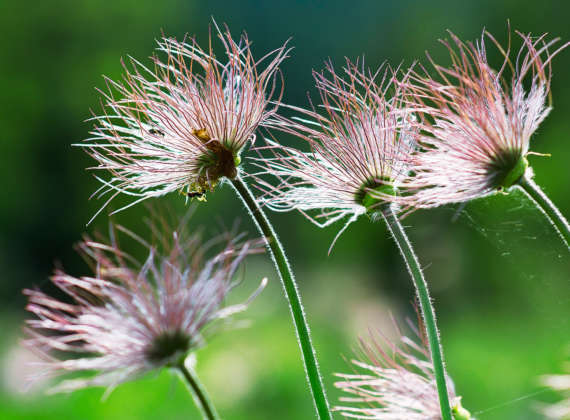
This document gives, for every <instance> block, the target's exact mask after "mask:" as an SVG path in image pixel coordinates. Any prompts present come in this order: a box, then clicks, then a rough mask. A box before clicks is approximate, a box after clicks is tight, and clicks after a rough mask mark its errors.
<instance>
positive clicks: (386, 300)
mask: <svg viewBox="0 0 570 420" xmlns="http://www.w3.org/2000/svg"><path fill="white" fill-rule="evenodd" d="M0 5H1V8H0V11H1V13H0V28H1V29H0V31H1V33H2V35H1V36H0V47H1V48H0V51H1V54H2V58H1V59H0V91H1V92H2V99H1V101H0V107H1V108H0V121H1V125H0V139H1V140H0V179H2V180H3V183H2V188H0V273H1V274H0V276H1V287H0V327H1V328H2V331H3V333H2V334H0V386H1V388H0V418H1V419H61V418H64V419H103V418H104V419H121V420H127V419H157V418H160V419H183V418H184V419H186V418H198V414H197V412H196V411H195V409H194V406H193V403H192V402H191V401H190V400H189V398H188V395H187V394H186V390H185V389H184V387H183V386H182V384H181V383H180V382H179V381H178V380H177V378H176V377H174V375H172V374H171V373H170V372H162V373H160V374H157V375H149V376H148V377H147V378H145V379H143V380H140V381H137V382H135V383H130V384H126V385H124V386H121V387H119V388H118V389H117V390H116V391H115V392H114V393H112V394H111V396H110V397H109V398H108V399H106V400H105V401H101V397H102V395H103V390H100V389H92V390H85V391H79V392H76V393H74V394H71V395H56V396H45V395H44V394H43V393H42V392H41V390H36V391H35V392H31V393H27V394H25V393H22V383H23V380H24V377H25V375H26V372H28V371H29V368H26V364H25V361H26V358H27V356H26V354H24V353H22V352H21V351H20V350H19V348H18V340H19V339H20V337H21V325H22V320H23V319H24V318H25V316H26V314H25V312H24V310H23V308H24V306H25V299H24V297H23V296H22V294H21V289H22V288H24V287H31V286H38V287H41V288H43V289H45V290H50V288H49V285H48V281H47V278H48V276H49V275H50V273H51V270H52V268H53V265H54V263H56V264H62V265H63V266H64V267H65V268H66V269H67V270H68V271H69V272H71V273H73V274H76V275H81V274H87V267H86V266H85V265H84V264H83V263H82V261H81V259H80V258H79V257H78V256H77V255H75V253H74V251H73V249H72V245H73V244H74V243H75V242H77V241H78V240H79V239H80V236H81V234H82V232H83V231H85V230H86V228H85V223H86V222H87V221H88V220H89V218H90V217H91V216H92V215H93V214H94V212H95V211H96V210H97V209H98V208H99V206H100V205H101V204H102V202H97V201H88V197H89V195H90V194H91V193H92V192H93V191H94V190H95V189H96V188H97V187H98V185H97V182H96V181H95V180H94V179H93V177H92V175H91V174H90V173H88V172H86V171H85V168H86V167H88V166H90V165H92V164H93V162H92V161H91V160H90V158H89V157H88V156H87V155H86V154H85V153H83V152H82V151H81V150H79V149H78V148H73V147H71V144H72V143H76V142H78V141H80V140H82V139H84V138H86V137H87V136H88V131H89V129H90V127H91V123H89V122H85V120H86V119H87V118H89V117H90V109H93V110H94V111H96V112H98V111H100V105H99V99H98V94H97V92H96V90H95V88H96V87H104V83H103V80H102V77H101V75H102V74H105V75H107V76H110V77H111V78H114V79H118V78H120V77H121V73H122V69H121V65H120V58H121V57H126V56H127V55H132V56H134V57H137V58H140V59H144V58H145V57H148V56H149V55H151V54H152V52H153V49H154V46H155V39H156V38H157V37H160V35H161V33H162V32H164V33H165V34H167V35H172V36H177V37H182V36H184V34H186V33H189V34H196V35H197V37H198V41H199V42H201V43H206V42H207V34H208V26H209V25H210V22H211V20H210V19H211V17H212V16H213V17H215V19H216V20H217V21H218V22H219V23H222V22H225V23H228V25H229V26H230V28H231V30H232V32H233V33H234V34H238V33H239V32H240V31H242V30H246V31H247V33H248V35H249V37H250V39H251V40H252V41H253V51H254V54H255V55H256V56H257V57H261V56H262V55H263V54H265V53H266V52H268V51H270V50H272V49H274V48H276V47H278V46H280V45H281V44H282V43H283V42H284V41H285V40H286V39H288V38H290V37H291V38H292V41H291V45H293V46H294V47H295V49H294V50H293V52H292V54H291V55H292V57H291V58H290V59H288V60H287V61H286V62H285V63H284V64H283V66H282V69H283V73H284V77H285V94H284V100H285V101H286V102H288V103H291V104H295V105H302V106H303V105H306V104H307V99H306V94H307V92H312V85H313V81H312V77H311V69H321V68H322V63H323V61H324V60H325V59H327V58H329V57H330V58H331V59H332V60H333V62H334V63H336V64H337V65H339V66H340V65H341V64H342V62H343V58H344V57H345V56H347V57H350V58H353V59H355V58H357V57H358V56H360V55H362V54H365V57H366V62H367V63H368V65H370V66H372V67H376V66H378V65H379V64H380V63H382V62H383V61H384V60H388V61H389V62H391V63H393V64H398V63H400V62H401V61H402V60H403V62H404V64H410V63H411V62H412V60H414V59H416V58H419V59H421V60H424V61H425V59H424V57H425V56H424V51H425V50H429V51H430V53H431V54H432V56H434V57H435V58H436V59H440V60H445V59H446V54H445V49H444V48H443V47H442V46H441V45H439V44H438V42H437V40H438V39H439V38H442V37H445V36H446V32H445V31H446V30H447V29H450V30H452V31H454V32H455V33H456V34H458V35H460V36H461V37H462V38H464V39H475V38H477V37H479V36H480V34H481V31H482V29H483V28H486V29H488V30H489V31H491V32H492V33H493V34H494V35H495V36H496V37H497V38H498V39H499V40H501V41H505V40H506V38H507V19H510V20H511V26H512V27H513V29H518V30H520V31H523V32H532V33H533V34H542V33H544V32H548V33H550V34H551V35H552V36H559V37H561V38H562V40H563V41H564V42H566V41H568V40H570V26H569V25H568V21H569V18H570V3H568V2H562V1H560V2H554V1H552V2H541V3H537V2H535V1H528V0H525V1H521V0H516V1H515V0H511V1H497V0H495V1H478V2H458V1H430V2H426V1H398V2H388V1H373V0H370V1H351V2H346V1H338V0H335V1H293V0H289V1H275V2H269V1H266V2H262V1H252V0H242V1H216V0H210V1H202V2H198V1H176V0H165V1H160V2H157V1H149V0H137V1H134V0H121V1H114V2H104V1H96V0H81V1H72V0H46V1H32V2H29V1H10V0H2V1H1V2H0ZM143 61H144V60H143ZM146 62H148V61H146ZM553 68H554V75H553V82H552V94H553V101H554V110H553V111H552V113H551V115H550V116H549V117H548V118H547V119H546V121H545V122H544V123H543V124H542V125H541V126H540V129H539V130H538V133H537V134H536V135H535V137H534V138H533V142H532V149H533V150H534V151H536V152H541V153H551V154H552V157H550V158H545V157H531V164H532V165H533V167H534V169H535V172H536V174H537V175H536V181H537V182H538V183H539V184H540V185H542V186H543V187H544V189H545V190H546V192H547V193H548V194H549V195H550V197H551V198H552V199H553V200H554V202H555V203H556V204H557V205H558V206H559V207H560V209H561V210H562V212H563V213H565V214H566V215H570V194H569V187H568V181H569V180H570V176H569V170H568V160H569V159H570V148H569V147H568V138H569V135H570V134H569V133H570V119H569V118H568V114H569V113H570V83H569V80H568V69H569V68H570V51H564V52H562V53H561V54H560V55H559V56H558V57H556V59H555V60H554V67H553ZM283 141H286V142H291V141H292V139H290V138H286V137H283ZM246 165H247V162H246ZM161 201H163V202H170V203H171V204H172V205H174V206H175V207H176V208H177V209H179V210H180V211H181V212H182V211H183V207H184V203H183V202H182V201H183V200H182V199H181V197H180V196H177V195H172V196H171V197H168V198H165V199H163V200H161ZM120 204H121V200H117V201H116V202H115V203H114V206H115V208H118V206H119V205H120ZM456 211H457V208H455V207H448V208H443V209H438V210H432V211H418V212H416V213H414V214H412V215H411V216H410V217H408V218H407V219H406V220H405V224H406V226H407V227H408V232H409V235H410V237H411V239H412V240H413V242H414V243H415V245H416V250H417V252H418V254H419V256H420V260H421V261H422V263H423V265H424V266H425V274H426V276H427V279H428V281H429V283H430V284H431V288H432V295H433V297H434V300H435V305H436V310H437V311H438V314H439V322H440V327H441V333H442V337H443V346H444V350H445V354H446V358H447V364H448V368H449V373H450V374H451V376H452V377H453V378H454V381H455V384H456V388H457V391H458V393H459V394H460V395H463V396H464V405H465V406H466V407H467V408H469V409H470V410H471V411H472V412H474V413H478V414H477V418H479V419H483V420H485V419H488V420H491V419H501V420H511V419H512V420H524V419H539V418H541V417H540V415H539V414H538V412H537V411H536V407H537V406H538V405H539V404H540V403H546V402H548V401H554V400H556V398H557V396H556V394H553V393H550V392H541V390H542V388H541V386H540V384H539V382H538V377H539V376H540V375H542V374H545V373H556V372H559V371H560V370H561V366H562V362H563V361H564V360H565V358H566V357H567V351H568V346H569V345H570V334H569V331H570V325H569V321H568V320H569V318H570V282H569V278H570V259H569V258H568V252H567V251H566V250H565V249H564V248H563V246H562V245H561V244H560V240H559V238H558V237H557V235H556V234H555V233H553V230H552V228H551V227H550V226H549V225H548V223H546V222H545V221H544V220H543V218H542V216H541V214H540V213H539V212H537V211H536V210H535V209H534V208H533V207H532V206H531V205H530V204H529V202H528V201H527V200H526V198H525V197H523V196H522V195H520V194H512V195H509V196H506V195H497V196H494V197H490V198H487V199H484V200H479V201H477V202H474V203H471V204H469V205H468V206H467V207H466V208H465V209H464V211H463V212H462V213H461V214H460V216H459V217H458V218H457V219H456V220H455V218H454V215H455V214H456ZM145 215H146V210H145V209H144V206H138V207H135V208H131V209H129V210H127V211H125V212H123V213H121V214H119V215H118V217H116V218H115V220H117V221H119V222H120V223H122V224H124V225H126V226H127V227H129V228H130V229H133V230H135V231H137V230H140V229H142V222H141V219H142V218H143V217H144V216H145ZM270 216H271V217H272V219H273V220H274V222H275V226H276V229H277V230H278V232H281V234H282V240H283V242H284V244H285V246H286V248H287V249H288V251H289V253H290V257H291V261H292V263H293V266H294V268H295V270H296V272H297V277H298V281H299V285H300V289H301V291H302V294H303V298H304V302H305V305H306V310H307V313H308V315H309V319H310V322H311V327H312V331H313V336H314V342H315V344H316V348H317V351H318V355H319V358H320V363H321V367H322V372H323V374H324V377H325V382H326V383H327V387H328V393H329V396H330V400H331V402H332V403H336V402H338V398H339V396H340V393H339V392H338V390H336V389H335V388H334V386H333V382H334V377H333V374H334V373H335V372H348V371H350V369H351V368H350V367H349V366H348V364H347V362H346V360H345V358H343V355H344V356H345V357H346V358H348V359H349V358H350V357H351V355H352V354H353V349H354V346H355V344H356V342H357V338H358V336H360V335H365V334H367V331H368V329H369V328H372V329H377V328H380V329H383V330H384V331H386V332H387V333H390V332H391V327H390V321H389V315H390V313H392V314H394V316H395V317H396V318H397V319H400V320H403V319H404V318H405V317H406V316H412V317H413V309H412V306H411V304H410V302H411V300H412V296H413V291H412V289H411V285H410V281H409V278H408V276H407V274H406V271H405V268H404V266H403V263H402V261H401V259H400V257H399V255H398V252H397V250H396V249H395V247H394V245H393V244H392V242H391V240H390V238H389V237H388V234H387V231H386V228H385V226H383V225H382V224H380V223H378V224H376V225H371V224H370V222H369V221H368V220H366V219H365V218H362V219H361V220H359V221H358V222H357V223H355V224H353V225H352V226H351V227H350V229H349V230H348V231H347V232H346V233H345V234H344V235H343V236H342V238H341V240H340V241H339V242H338V244H337V245H336V247H335V249H334V251H333V253H332V255H331V256H327V249H328V246H329V244H330V241H331V240H332V239H333V237H334V236H335V234H336V232H337V230H338V229H339V228H340V226H341V225H338V226H335V227H331V228H329V229H326V230H319V229H318V228H316V227H315V226H313V225H311V224H310V223H308V222H307V221H306V220H305V219H304V218H303V217H302V216H300V215H299V214H293V213H291V214H272V215H270ZM236 217H239V218H241V219H242V221H243V223H242V226H243V227H244V228H247V229H249V230H251V231H252V232H253V227H252V226H251V224H250V222H249V220H247V217H246V215H245V213H244V211H243V209H242V208H241V204H239V203H238V201H237V200H236V199H235V197H234V196H233V193H232V191H231V190H230V189H229V188H228V187H223V188H220V189H218V190H217V191H216V193H215V194H211V195H210V197H209V199H208V202H207V203H204V204H200V207H199V209H198V210H197V212H196V215H195V217H194V218H193V222H194V223H196V224H209V225H212V224H215V225H216V226H218V225H219V223H220V221H223V222H224V223H225V224H226V225H230V224H231V222H232V221H233V220H234V218H236ZM107 223H108V217H107V216H106V214H102V215H101V216H100V217H98V218H97V219H96V221H95V222H94V223H93V224H92V225H91V226H89V227H88V228H87V230H88V231H93V230H105V229H106V226H107ZM262 276H268V277H269V278H270V284H269V286H268V288H267V289H266V291H265V292H264V293H263V294H262V295H261V296H260V297H259V298H258V299H257V300H256V301H255V302H254V303H253V305H252V307H251V309H250V310H249V311H248V312H247V313H245V314H244V315H241V316H240V318H241V319H248V320H249V321H250V326H249V327H248V328H244V329H236V330H231V331H228V332H225V333H224V334H221V335H219V336H217V337H214V338H213V339H212V341H211V342H210V343H209V345H208V346H207V347H206V348H204V349H202V350H200V352H199V353H198V371H199V373H200V374H201V375H202V376H203V379H204V382H205V383H206V386H207V387H208V388H209V390H210V392H211V394H212V396H213V399H214V401H215V402H216V403H217V404H218V407H219V411H220V412H221V414H222V417H224V418H227V419H310V418H313V411H312V405H311V400H310V397H309V393H308V390H307V387H306V385H305V382H304V375H303V369H302V365H301V362H300V359H299V353H298V350H297V345H296V342H295V337H294V333H293V330H292V327H291V325H290V316H289V312H288V308H287V306H286V304H285V301H284V299H283V296H282V292H281V288H280V285H279V283H278V281H277V278H276V275H275V273H274V271H273V268H272V266H271V265H270V263H269V261H268V258H267V257H266V256H265V257H263V256H256V257H254V258H252V259H250V260H249V262H248V263H247V268H246V271H245V279H244V283H243V285H242V286H240V288H239V291H237V294H236V295H234V297H233V299H236V300H239V299H240V298H241V297H243V296H245V295H247V294H248V293H249V292H250V291H251V290H253V289H254V288H255V287H256V285H257V284H258V281H259V279H260V278H261V277H262ZM537 392H538V394H537V395H534V396H533V395H531V394H533V393H537ZM521 397H522V398H521Z"/></svg>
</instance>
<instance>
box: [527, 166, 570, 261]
mask: <svg viewBox="0 0 570 420" xmlns="http://www.w3.org/2000/svg"><path fill="white" fill-rule="evenodd" d="M516 185H517V187H519V188H520V189H522V190H523V191H524V192H525V193H526V194H527V195H528V196H529V197H530V199H531V200H532V201H533V202H534V203H535V204H536V206H537V207H538V208H539V209H540V211H542V213H544V214H545V215H546V217H547V218H548V220H549V221H550V223H552V224H553V225H554V227H555V228H556V230H557V231H558V233H559V234H560V236H561V237H562V240H563V241H564V242H565V244H566V246H567V247H568V249H569V250H570V225H569V224H568V220H566V218H565V217H564V216H563V215H562V213H560V210H558V208H557V207H556V206H555V205H554V203H553V202H552V201H550V199H549V198H548V197H547V196H546V194H544V192H543V191H542V189H541V188H540V187H539V186H538V185H537V184H536V183H535V182H534V181H533V180H532V178H531V177H530V176H528V175H523V176H521V177H520V178H519V180H518V181H517V184H516Z"/></svg>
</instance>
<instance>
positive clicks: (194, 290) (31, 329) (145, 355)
mask: <svg viewBox="0 0 570 420" xmlns="http://www.w3.org/2000/svg"><path fill="white" fill-rule="evenodd" d="M118 232H122V233H123V234H126V236H128V237H130V238H131V239H135V240H136V241H138V242H140V244H141V245H142V246H144V247H145V249H146V251H147V253H148V256H147V258H146V260H145V261H143V262H139V261H137V260H136V259H135V258H134V257H132V256H131V255H129V254H127V253H126V252H125V251H124V250H123V249H121V248H120V247H119V244H118V240H117V233H118ZM123 239H127V238H123ZM221 241H227V243H226V245H225V248H224V249H223V250H222V251H221V252H219V253H217V254H216V255H214V256H213V257H211V258H206V256H205V254H206V253H209V252H210V251H211V250H210V248H212V246H213V245H215V244H216V243H220V242H221ZM79 248H80V251H81V253H82V254H83V256H84V257H85V258H86V260H87V261H88V262H89V264H90V265H91V267H92V268H93V275H92V276H84V277H74V276H71V275H69V274H66V273H65V272H63V271H61V270H57V271H56V272H55V274H54V275H53V276H52V278H51V281H52V283H53V284H54V285H55V286H56V287H57V288H59V289H60V290H61V291H63V292H64V293H66V294H67V295H68V297H69V298H68V299H65V300H60V299H59V298H54V297H50V296H48V295H46V294H45V293H42V292H40V291H38V290H25V291H24V293H25V294H26V295H28V297H29V303H28V305H27V310H28V311H30V312H31V313H32V314H34V315H35V318H34V319H30V320H28V321H27V323H26V324H27V326H26V332H27V338H26V339H25V341H24V345H26V346H27V347H28V348H30V349H32V350H33V351H34V352H36V353H37V354H38V355H39V356H40V357H41V358H42V360H43V362H42V363H39V364H38V366H36V369H37V373H36V375H35V377H34V378H31V379H32V380H33V379H37V378H39V377H42V376H60V375H65V374H68V373H77V372H80V373H82V375H81V377H80V378H76V379H68V380H64V381H62V382H60V383H59V384H58V385H57V386H56V387H55V388H53V389H52V390H53V391H54V392H56V391H72V390H75V389H78V388H82V387H87V386H108V387H111V388H112V387H113V386H115V385H117V384H119V383H122V382H125V381H127V380H131V379H134V378H136V377H138V376H139V375H141V374H144V373H146V372H148V371H150V370H152V369H156V368H159V367H162V366H167V365H170V364H175V363H177V362H179V360H181V358H183V357H185V356H186V355H187V354H188V353H189V352H192V351H194V350H196V349H197V348H199V347H200V346H202V345H203V344H204V332H205V329H206V327H207V329H208V332H209V333H211V332H212V331H213V329H212V328H213V327H214V326H215V324H213V321H215V320H218V319H222V318H226V317H228V316H230V315H231V314H233V313H235V312H237V311H241V310H243V309H245V307H246V306H247V303H246V304H241V305H235V306H230V307H223V302H224V300H225V298H226V295H227V294H228V293H229V292H230V290H231V289H232V288H233V287H234V286H235V285H236V282H235V280H234V279H233V277H234V274H235V272H236V270H237V268H238V266H239V264H240V263H241V262H242V261H243V259H244V258H245V257H246V256H247V255H248V254H251V253H254V252H260V251H261V249H260V248H259V242H240V240H239V236H238V237H237V238H234V239H233V240H230V239H227V238H224V237H219V238H217V239H215V240H213V241H210V242H209V243H206V244H203V242H202V240H201V238H200V237H199V235H196V234H195V235H186V234H185V233H183V232H174V233H173V234H172V236H171V237H170V238H163V240H162V248H164V249H162V251H159V250H158V249H157V247H154V246H150V245H148V244H147V243H146V242H144V241H143V240H142V239H140V238H139V237H138V236H136V235H135V234H134V233H132V232H130V231H127V230H126V229H124V228H122V227H120V226H117V227H116V228H112V230H111V239H110V240H109V241H107V242H96V241H93V240H91V239H89V238H86V239H85V240H84V241H83V242H82V243H81V244H80V245H79ZM264 284H265V281H264V282H262V286H260V287H263V286H264ZM259 291H260V289H259V290H258V291H256V292H255V293H254V295H252V298H253V297H254V296H255V295H256V294H257V293H258V292H259ZM248 302H249V301H248Z"/></svg>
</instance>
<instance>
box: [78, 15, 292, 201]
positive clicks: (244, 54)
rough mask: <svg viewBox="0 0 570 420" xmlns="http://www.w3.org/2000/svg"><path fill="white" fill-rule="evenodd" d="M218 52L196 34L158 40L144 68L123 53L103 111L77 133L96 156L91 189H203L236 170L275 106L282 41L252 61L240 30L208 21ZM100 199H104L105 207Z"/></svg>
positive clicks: (200, 193) (157, 192) (140, 193)
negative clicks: (234, 32) (83, 133)
mask: <svg viewBox="0 0 570 420" xmlns="http://www.w3.org/2000/svg"><path fill="white" fill-rule="evenodd" d="M215 29H216V31H217V35H218V38H219V40H220V42H221V45H222V46H223V49H224V52H225V57H224V58H225V61H220V60H218V59H217V58H216V56H215V54H214V50H213V47H212V37H211V36H210V42H209V48H208V49H207V50H203V49H201V48H200V47H199V46H198V44H197V43H196V41H195V40H194V39H191V40H184V41H177V40H176V39H173V38H163V39H161V40H159V41H158V48H157V50H158V55H157V56H155V57H153V61H154V68H153V69H149V68H147V67H145V66H144V65H143V64H141V63H140V62H139V61H137V60H135V59H133V58H130V59H129V64H128V65H127V64H124V70H125V75H124V78H123V80H122V81H120V82H115V81H112V80H110V79H106V81H107V86H108V90H107V92H102V95H103V100H104V105H105V106H104V113H103V114H102V115H100V116H96V117H94V120H95V128H94V130H93V131H92V133H91V134H92V137H91V138H89V139H87V140H86V141H85V142H84V143H81V144H79V146H81V147H85V148H86V149H87V151H88V152H89V154H90V155H91V156H92V157H93V158H94V159H95V160H97V162H98V165H97V166H96V167H94V168H92V169H95V170H97V171H101V172H106V173H107V172H108V173H109V174H110V178H106V179H105V177H104V176H102V177H98V179H99V180H100V181H101V182H102V183H103V186H102V187H101V189H100V190H99V191H97V192H96V193H95V194H94V195H96V196H98V197H102V196H104V195H110V196H111V198H110V199H109V200H108V201H107V203H105V205H107V204H108V202H109V201H110V200H111V199H112V198H113V197H115V196H116V195H118V194H120V193H124V194H127V195H131V196H134V197H136V198H137V199H136V200H135V201H134V203H131V204H129V206H130V205H133V204H135V203H137V202H139V201H142V200H145V199H147V198H149V197H157V196H161V195H164V194H167V193H170V192H173V191H185V193H186V194H187V195H188V196H190V197H197V198H203V197H204V194H205V193H206V192H207V191H211V190H212V189H213V188H214V187H215V185H216V184H217V183H218V181H219V180H220V179H223V178H224V177H228V178H233V177H235V176H236V174H237V166H238V165H239V163H240V153H241V151H242V150H243V149H244V147H245V146H246V144H247V143H251V144H253V143H254V141H255V132H256V130H257V128H258V127H259V126H261V125H264V124H265V122H266V120H267V119H268V118H269V117H270V116H272V115H273V114H274V113H275V112H276V110H277V107H278V106H279V103H280V98H281V94H282V86H283V84H282V83H281V89H278V84H277V80H276V78H277V75H278V74H279V65H280V63H281V62H282V61H283V60H284V59H285V58H286V57H287V53H288V51H289V50H288V49H287V48H286V45H283V46H282V47H281V48H279V49H277V50H275V51H273V52H271V53H269V54H267V55H266V56H264V57H262V58H261V59H260V60H258V61H256V60H255V59H254V57H253V55H252V52H251V49H250V42H249V40H248V39H247V36H246V35H245V34H243V35H241V37H240V38H239V39H238V40H237V41H234V39H233V38H232V37H231V34H230V32H229V29H228V28H227V27H226V28H225V30H223V31H222V30H221V29H220V28H219V27H218V26H217V25H215ZM105 205H104V206H103V207H105Z"/></svg>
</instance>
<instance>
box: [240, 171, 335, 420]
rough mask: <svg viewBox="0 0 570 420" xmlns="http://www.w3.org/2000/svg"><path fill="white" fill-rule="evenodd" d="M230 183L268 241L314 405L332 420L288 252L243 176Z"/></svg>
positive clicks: (322, 414) (323, 417)
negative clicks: (292, 323) (291, 317)
mask: <svg viewBox="0 0 570 420" xmlns="http://www.w3.org/2000/svg"><path fill="white" fill-rule="evenodd" d="M230 181H231V183H232V186H233V187H234V189H235V191H236V193H237V194H238V195H239V197H240V198H241V199H242V201H243V203H244V204H245V206H246V207H247V209H248V210H249V214H250V215H251V217H252V219H253V221H254V223H255V225H256V226H257V229H258V230H259V232H260V233H261V235H262V236H263V237H264V238H265V241H266V243H267V246H268V248H269V250H270V253H271V258H272V259H273V262H274V263H275V267H276V268H277V272H278V273H279V277H280V279H281V283H282V284H283V288H284V290H285V295H286V297H287V301H288V302H289V308H290V309H291V314H292V316H293V321H294V324H295V331H296V333H297V339H298V341H299V346H300V347H301V353H302V355H303V363H304V365H305V373H306V375H307V380H308V381H309V386H310V389H311V393H312V395H313V401H314V403H315V407H316V409H317V413H318V416H319V418H320V419H332V417H331V414H330V410H329V405H328V402H327V397H326V394H325V388H324V385H323V381H322V378H321V374H320V373H319V366H318V364H317V358H316V355H315V349H314V348H313V345H312V343H311V336H310V332H309V325H308V323H307V319H306V317H305V312H304V310H303V305H302V303H301V296H300V295H299V291H298V290H297V285H296V283H295V278H294V277H293V271H292V270H291V267H290V265H289V262H288V261H287V257H286V256H285V251H284V250H283V247H282V246H281V243H280V242H279V239H278V237H277V235H276V234H275V231H274V229H273V226H271V223H270V222H269V219H268V218H267V216H266V215H265V213H264V212H263V210H262V209H261V207H260V206H259V204H258V203H257V201H256V200H255V197H254V196H253V194H252V193H251V191H250V190H249V188H248V187H247V185H246V184H245V183H244V182H243V180H242V179H241V178H240V177H239V176H237V177H236V178H233V179H231V180H230Z"/></svg>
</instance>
